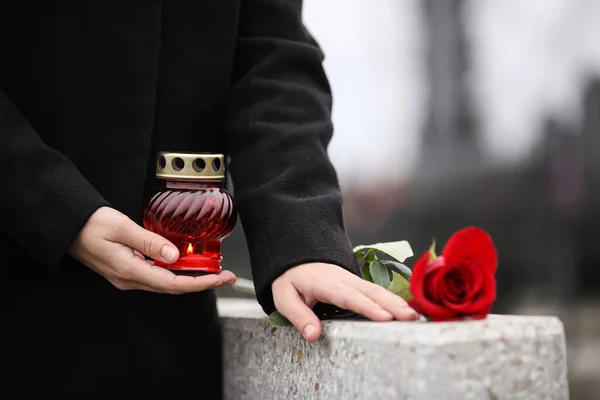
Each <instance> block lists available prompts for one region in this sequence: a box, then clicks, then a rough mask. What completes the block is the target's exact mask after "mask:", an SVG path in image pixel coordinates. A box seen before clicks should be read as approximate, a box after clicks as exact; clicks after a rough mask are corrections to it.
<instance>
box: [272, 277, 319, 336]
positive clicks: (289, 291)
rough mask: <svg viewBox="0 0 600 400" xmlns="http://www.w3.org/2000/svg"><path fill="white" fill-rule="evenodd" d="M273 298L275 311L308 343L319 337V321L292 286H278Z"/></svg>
mask: <svg viewBox="0 0 600 400" xmlns="http://www.w3.org/2000/svg"><path fill="white" fill-rule="evenodd" d="M273 295H274V296H273V297H274V300H275V304H276V307H277V310H278V311H279V312H280V313H281V314H283V316H285V317H286V318H287V319H288V320H289V321H290V322H291V323H292V325H294V327H295V328H296V329H297V330H298V331H299V332H300V333H302V336H304V338H306V340H308V341H309V342H314V341H315V340H317V339H318V338H319V336H321V321H320V320H319V318H318V317H317V316H316V315H315V313H314V312H313V311H312V310H311V309H310V307H308V306H307V305H306V304H305V303H304V301H303V300H302V298H301V297H300V295H299V294H298V292H297V291H296V288H295V287H294V286H293V285H290V284H286V285H280V286H279V287H277V289H276V290H274V293H273Z"/></svg>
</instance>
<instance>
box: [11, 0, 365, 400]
mask: <svg viewBox="0 0 600 400" xmlns="http://www.w3.org/2000/svg"><path fill="white" fill-rule="evenodd" d="M0 29H1V31H0V45H1V48H0V57H1V58H0V185H1V188H0V212H1V213H2V215H1V217H0V254H1V256H0V257H2V258H0V262H1V263H2V264H1V265H2V268H3V270H4V271H6V275H7V277H8V283H7V287H8V291H7V295H8V297H7V300H6V301H7V303H5V305H6V306H7V307H6V309H7V311H6V312H5V315H6V319H5V324H4V326H6V327H7V328H4V329H6V330H7V332H8V335H9V340H8V341H7V342H5V343H6V345H7V346H8V347H9V349H8V358H7V362H6V364H5V365H6V366H7V367H8V370H9V374H8V375H7V378H8V382H9V386H8V387H9V388H16V389H17V390H19V396H18V398H27V394H33V393H45V394H42V395H41V396H39V397H37V398H59V399H67V398H77V399H83V398H86V399H87V398H105V399H109V398H110V399H117V398H119V399H121V398H126V399H136V398H144V399H148V398H169V399H184V398H185V399H187V398H190V399H192V398H193V399H205V398H212V397H211V394H214V395H217V394H218V393H219V391H220V382H221V380H220V379H221V377H220V374H221V370H220V368H221V367H220V361H219V360H220V356H219V343H220V337H219V335H220V332H219V329H218V318H217V315H216V311H215V298H214V294H213V293H212V292H204V293H198V294H188V295H182V296H168V295H159V294H152V293H147V292H131V291H120V290H118V289H116V288H114V287H113V286H112V285H111V284H110V283H109V282H108V281H106V280H105V279H104V278H102V277H100V276H99V275H97V274H95V273H94V272H92V271H91V270H90V269H88V268H87V267H85V266H83V265H80V264H78V263H77V262H75V261H74V260H73V259H71V258H70V257H69V256H68V255H67V251H68V248H69V245H70V243H71V242H72V241H73V239H74V238H75V236H76V235H77V233H78V232H79V230H80V229H81V227H82V226H83V224H84V223H85V221H86V220H87V218H88V217H89V216H90V214H92V213H93V212H94V211H95V210H96V209H97V208H98V207H100V206H103V205H110V206H112V207H114V208H116V209H118V210H120V211H121V212H123V213H125V214H127V215H128V216H129V217H131V218H132V219H134V220H135V221H138V222H140V216H141V204H142V199H143V197H144V196H145V195H146V194H148V191H149V190H150V188H152V187H153V180H154V177H153V174H154V164H155V155H156V152H157V151H159V150H165V151H190V152H193V151H197V152H222V153H225V154H227V156H228V157H229V158H230V160H231V165H230V169H229V171H230V173H231V175H232V178H233V182H234V193H235V200H236V202H237V205H238V207H239V211H240V216H241V221H242V223H243V227H244V230H245V233H246V236H247V239H248V245H249V249H250V252H251V260H252V271H253V277H254V280H255V284H256V287H257V291H258V297H259V301H260V302H261V304H262V305H263V307H264V308H265V311H267V312H270V311H272V310H273V300H272V297H271V290H270V285H271V282H272V281H273V279H274V278H276V277H277V276H278V275H280V274H281V273H282V272H284V271H285V270H286V269H287V268H289V267H291V266H294V265H296V264H300V263H304V262H309V261H324V262H330V263H334V264H338V265H341V266H344V267H346V268H348V269H351V270H353V269H354V268H355V267H356V265H355V262H354V258H353V256H352V252H351V247H350V243H349V240H348V238H347V235H346V233H345V228H344V224H343V220H342V206H341V204H342V197H341V194H340V191H339V188H338V183H337V177H336V174H335V171H334V169H333V167H332V165H331V163H330V161H329V159H328V157H327V152H326V149H327V145H328V143H329V141H330V139H331V134H332V124H331V120H330V106H331V97H330V88H329V85H328V82H327V79H326V77H325V75H324V72H323V69H322V65H321V63H322V58H323V56H322V53H321V51H320V49H319V47H318V46H317V44H316V43H315V42H314V40H313V39H312V38H311V36H310V35H309V34H308V33H307V31H306V30H305V28H304V27H303V25H302V22H301V1H300V0H218V1H217V0H211V1H200V0H168V1H166V0H154V1H152V0H147V1H133V0H79V1H71V2H69V1H56V2H54V1H27V0H19V1H10V2H3V5H2V6H0ZM226 256H227V255H225V257H226ZM5 354H6V353H5ZM15 398H17V397H15Z"/></svg>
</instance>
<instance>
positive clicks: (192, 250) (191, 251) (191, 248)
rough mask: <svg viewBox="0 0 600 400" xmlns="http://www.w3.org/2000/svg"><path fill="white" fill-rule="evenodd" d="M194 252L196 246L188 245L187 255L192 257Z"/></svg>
mask: <svg viewBox="0 0 600 400" xmlns="http://www.w3.org/2000/svg"><path fill="white" fill-rule="evenodd" d="M193 252H194V246H192V244H191V243H189V244H188V247H187V250H186V253H187V255H188V256H189V255H190V254H192V253H193Z"/></svg>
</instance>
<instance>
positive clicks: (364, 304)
mask: <svg viewBox="0 0 600 400" xmlns="http://www.w3.org/2000/svg"><path fill="white" fill-rule="evenodd" d="M271 288H272V290H273V299H274V301H275V307H276V308H277V310H278V311H279V312H280V313H281V314H282V315H283V316H285V317H286V318H287V319H288V320H289V321H290V322H291V323H292V324H293V325H294V326H295V327H296V329H298V331H299V332H301V333H302V335H303V336H304V337H305V338H306V339H307V340H308V341H311V342H313V341H315V340H317V339H318V338H319V337H320V336H321V322H320V320H319V318H318V317H317V316H316V315H315V313H314V312H313V311H312V308H313V307H314V306H315V305H316V304H317V302H322V303H327V304H332V305H335V306H337V307H339V308H342V309H344V310H349V311H354V312H355V313H357V314H360V315H363V316H365V317H367V318H369V319H371V320H373V321H390V320H393V319H396V320H401V321H409V320H415V319H418V318H419V314H417V312H416V311H414V310H413V309H412V308H410V307H409V306H408V304H407V303H406V302H405V301H404V300H403V299H402V298H401V297H399V296H397V295H395V294H393V293H391V292H390V291H388V290H386V289H385V288H383V287H381V286H378V285H376V284H374V283H371V282H369V281H366V280H364V279H362V278H360V277H359V276H356V275H354V274H352V273H351V272H349V271H347V270H345V269H343V268H341V267H338V266H337V265H333V264H325V263H309V264H302V265H298V266H296V267H294V268H291V269H289V270H288V271H286V272H285V273H284V274H282V275H281V276H280V277H279V278H277V279H276V280H275V281H274V282H273V284H272V285H271Z"/></svg>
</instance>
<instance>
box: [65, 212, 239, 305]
mask: <svg viewBox="0 0 600 400" xmlns="http://www.w3.org/2000/svg"><path fill="white" fill-rule="evenodd" d="M69 254H70V255H71V256H72V257H73V258H75V259H77V260H79V261H81V262H82V263H84V264H85V265H87V266H88V267H89V268H91V269H92V270H94V271H96V272H97V273H98V274H100V275H102V276H103V277H105V278H106V279H108V280H109V281H110V282H111V283H112V284H113V285H114V286H115V287H117V288H119V289H122V290H132V289H133V290H135V289H137V290H146V291H151V292H158V293H169V294H183V293H188V292H199V291H202V290H206V289H211V288H216V287H218V286H221V285H226V284H232V283H234V282H235V275H234V274H233V273H231V272H229V271H223V272H221V273H220V274H218V275H216V274H211V275H204V276H195V277H193V276H181V275H175V274H173V273H172V272H170V271H168V270H167V269H165V268H162V267H158V266H156V265H152V263H151V262H150V261H147V260H146V259H145V258H144V255H146V256H148V257H150V258H152V259H155V260H156V259H158V260H160V261H162V262H164V263H172V262H174V261H176V260H177V258H178V257H179V251H178V250H177V248H176V247H175V246H174V245H173V244H172V243H171V242H169V241H168V240H166V239H165V238H163V237H161V236H159V235H157V234H155V233H152V232H149V231H147V230H145V229H144V228H142V227H140V226H139V225H138V224H136V223H135V222H133V221H132V220H131V219H129V218H128V217H127V216H126V215H124V214H122V213H120V212H118V211H116V210H114V209H112V208H109V207H102V208H99V209H98V210H97V211H96V212H95V213H94V214H92V216H91V217H90V218H89V220H88V221H87V223H86V224H85V226H84V227H83V228H82V230H81V232H80V233H79V235H78V236H77V238H76V239H75V241H74V242H73V244H72V245H71V247H70V249H69Z"/></svg>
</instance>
